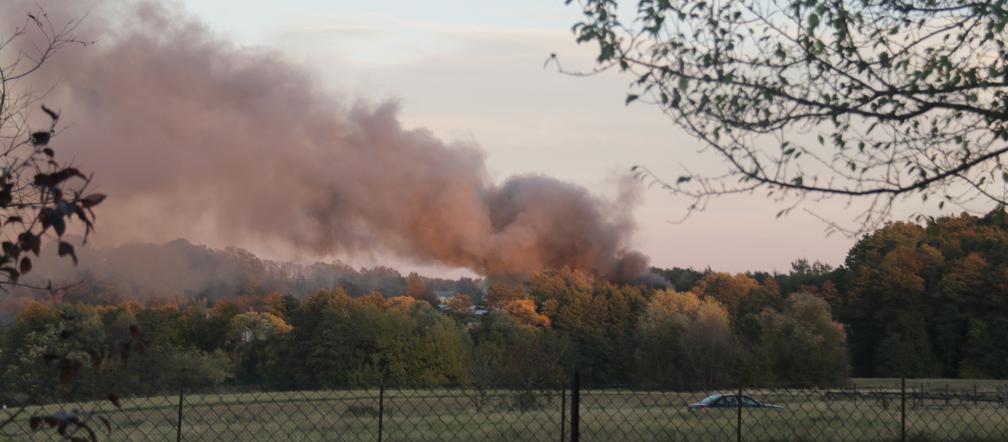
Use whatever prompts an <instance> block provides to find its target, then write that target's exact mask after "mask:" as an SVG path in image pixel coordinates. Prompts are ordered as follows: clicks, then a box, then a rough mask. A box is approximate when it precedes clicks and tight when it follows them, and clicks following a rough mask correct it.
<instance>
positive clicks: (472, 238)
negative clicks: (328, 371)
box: [0, 1, 646, 279]
mask: <svg viewBox="0 0 1008 442" xmlns="http://www.w3.org/2000/svg"><path fill="white" fill-rule="evenodd" d="M5 4H6V7H4V6H0V14H2V16H4V17H23V16H24V14H25V13H26V11H28V9H30V8H33V7H34V3H21V2H18V1H14V2H11V3H5ZM129 5H130V6H128V7H124V6H123V4H122V3H120V2H115V6H112V5H111V4H104V3H101V2H99V3H97V4H91V5H89V6H88V7H89V8H91V9H92V10H91V12H90V16H89V18H88V19H87V21H86V22H85V24H84V25H83V27H82V28H81V29H80V30H79V31H78V34H80V37H82V38H85V39H94V40H95V41H96V44H95V45H93V46H90V47H87V48H81V49H69V50H66V51H63V52H61V53H59V54H58V56H57V57H56V58H54V59H53V63H51V64H50V65H49V67H48V68H47V70H45V71H44V72H41V73H40V74H39V75H38V76H37V77H36V81H37V82H38V83H37V84H38V85H39V86H44V85H46V84H47V83H48V84H53V85H56V88H55V89H54V90H53V92H51V93H50V95H49V96H48V97H47V98H46V102H47V103H52V105H54V106H58V107H61V108H62V110H63V113H64V115H65V116H66V119H68V120H70V121H73V122H74V123H73V125H72V126H71V127H69V128H68V129H67V130H65V131H64V132H63V134H61V135H60V137H59V138H58V141H59V146H58V147H59V148H60V149H61V150H60V153H61V155H67V154H70V155H73V157H75V158H77V159H78V163H79V164H80V165H81V166H82V167H83V168H85V169H89V170H92V171H94V172H95V176H96V177H97V178H96V181H97V182H98V184H99V186H100V188H101V190H102V191H103V192H105V193H107V194H109V195H110V198H109V200H108V201H107V202H106V205H104V206H103V207H102V208H101V209H102V210H101V211H100V212H99V216H100V219H99V235H100V239H101V240H102V242H115V241H117V240H137V239H140V240H149V241H163V240H167V239H171V238H174V237H178V236H185V237H190V238H195V239H196V240H200V239H201V238H206V237H207V236H212V237H214V238H219V239H220V240H221V241H223V242H226V243H231V244H235V245H239V246H244V247H250V245H251V244H255V243H261V242H266V243H271V244H284V245H285V246H286V247H290V248H291V249H293V250H299V251H302V252H306V253H307V254H309V255H315V256H330V255H355V254H374V253H377V254H388V253H392V254H395V255H398V256H401V257H405V258H409V259H412V260H416V261H418V262H423V263H438V264H442V265H446V266H453V267H466V268H469V269H472V270H473V271H475V272H477V273H480V274H483V275H516V274H524V273H528V272H532V271H536V270H540V269H543V268H557V267H562V266H570V267H575V268H579V269H583V270H586V271H589V272H591V273H594V274H596V275H598V276H600V277H603V278H611V279H625V278H632V277H636V276H639V275H641V274H642V273H643V271H644V269H645V268H646V259H645V258H644V257H643V256H642V255H640V254H639V253H636V252H632V251H629V250H628V249H627V242H628V238H629V236H630V234H631V232H632V230H633V222H632V219H631V217H630V210H631V209H632V206H633V205H634V203H635V200H636V196H635V192H632V191H628V192H624V194H623V195H622V196H621V197H620V198H618V199H617V200H615V201H605V200H602V199H599V198H597V197H595V196H593V195H592V194H590V193H589V192H588V191H587V190H586V189H584V188H582V187H580V186H577V185H574V184H570V183H565V182H561V181H558V180H555V179H552V178H549V177H545V176H514V177H511V178H508V179H507V180H505V181H504V182H503V183H499V184H498V183H494V182H492V180H491V179H490V178H489V176H488V172H487V167H486V164H485V161H484V154H483V152H482V151H481V150H480V149H479V148H478V147H477V146H474V145H471V144H465V143H449V142H445V141H442V140H441V139H439V138H437V137H435V136H434V135H432V134H431V133H430V132H428V131H426V130H424V129H407V128H404V127H402V125H401V124H400V122H399V121H398V120H397V107H396V105H395V104H394V103H385V104H379V105H369V104H351V105H347V104H346V103H345V102H344V100H341V99H340V97H337V96H334V95H333V94H331V93H327V92H325V91H324V90H323V88H322V87H321V86H320V83H319V81H318V80H317V79H315V78H313V77H312V75H311V74H310V73H308V72H306V70H305V69H302V68H299V67H296V66H294V65H292V64H290V63H287V62H285V61H284V60H283V59H282V58H281V57H280V56H279V55H278V54H275V53H271V52H269V51H266V50H262V49H248V48H241V47H237V46H235V45H233V44H230V43H228V42H226V41H223V40H221V39H220V38H219V37H217V36H215V35H214V34H213V33H211V32H210V31H208V30H207V29H206V27H205V26H203V25H202V24H200V23H198V22H196V21H195V20H194V19H193V18H191V17H189V16H187V15H185V14H184V13H182V12H180V11H178V8H177V6H164V3H160V2H159V3H153V2H150V3H130V4H129ZM44 6H45V7H46V8H47V10H48V12H49V13H50V16H52V17H53V20H54V21H58V20H66V19H70V18H73V17H75V16H80V15H82V14H83V13H84V12H85V11H84V10H82V9H81V6H80V5H79V3H77V2H66V3H65V4H64V3H59V4H57V3H47V4H45V5H44ZM113 12H114V13H113ZM318 62H319V63H326V62H327V61H326V60H318ZM517 129H518V128H516V130H517Z"/></svg>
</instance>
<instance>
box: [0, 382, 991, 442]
mask: <svg viewBox="0 0 1008 442" xmlns="http://www.w3.org/2000/svg"><path fill="white" fill-rule="evenodd" d="M944 382H945V381H944V380H935V381H934V382H931V383H929V384H926V385H925V388H926V389H927V390H928V391H930V390H931V389H932V387H933V388H934V389H935V390H939V389H941V390H944ZM949 382H950V383H951V382H953V381H949ZM916 384H917V382H916V381H915V382H914V383H908V385H916ZM958 384H961V388H960V389H959V391H970V392H971V391H972V389H973V384H974V383H970V382H958ZM856 385H858V389H859V390H861V391H864V390H872V391H887V392H892V391H893V390H892V389H893V387H894V386H895V388H896V391H898V388H899V387H898V386H899V384H898V381H897V382H895V383H893V381H892V380H858V381H857V382H856ZM977 385H978V386H977V389H978V390H980V391H990V392H995V391H998V389H1000V390H1001V391H1008V390H1005V384H1004V383H1001V384H998V383H991V382H984V383H982V384H980V383H977ZM981 385H982V387H981ZM966 386H968V388H967V387H966ZM950 390H952V387H951V385H950ZM746 394H750V395H752V396H753V397H754V398H756V399H758V400H761V401H763V402H767V403H773V404H778V405H781V406H783V408H781V409H743V411H742V426H741V431H742V436H743V440H747V441H794V440H810V441H811V440H815V441H829V440H865V441H891V440H899V435H900V427H901V419H900V417H901V414H900V402H899V400H898V399H895V400H890V399H888V397H886V399H880V400H843V401H831V400H826V399H825V398H824V392H823V391H821V390H815V389H791V390H784V389H774V390H752V391H747V392H746ZM992 394H993V393H992ZM705 395H706V392H689V393H684V392H669V391H641V390H627V389H591V390H582V394H581V427H580V428H581V436H582V437H581V440H584V441H606V442H622V441H633V440H646V441H650V440H690V441H725V440H734V439H735V437H736V431H737V429H738V427H737V424H738V420H737V419H738V415H737V413H736V410H708V411H705V412H700V413H696V412H694V413H691V412H689V411H687V410H686V407H685V404H687V403H690V402H696V401H698V400H699V399H701V398H703V397H704V396H705ZM896 397H898V396H896ZM563 402H564V399H562V398H561V396H560V392H559V391H555V390H552V391H545V392H537V393H536V394H534V395H531V396H529V395H523V394H521V393H520V392H515V391H490V392H486V394H485V395H484V396H483V397H482V399H481V398H480V396H479V395H477V394H476V392H474V391H472V390H459V389H412V390H411V389H392V390H386V391H385V393H384V399H383V401H382V404H381V407H382V410H381V425H382V436H383V438H382V440H385V441H412V440H430V441H442V440H461V441H468V440H486V441H559V440H561V425H562V419H563V418H566V419H567V420H568V421H569V419H570V416H569V409H568V410H567V411H562V408H563V407H561V404H562V403H563ZM947 402H948V403H947V404H946V401H937V400H929V401H919V402H913V403H910V402H908V403H907V405H906V416H907V418H906V429H907V434H908V436H909V437H908V439H909V440H974V441H980V440H984V441H987V440H989V441H1001V440H1008V404H1006V403H1003V402H978V403H976V404H974V403H972V402H971V401H969V400H963V399H958V398H950V399H949V400H948V401H947ZM566 403H567V405H568V407H569V405H570V397H569V393H568V397H567V398H566ZM122 405H123V410H116V409H114V408H113V407H112V405H111V404H109V403H107V402H96V403H78V404H65V405H63V406H62V407H61V408H57V407H55V406H45V407H33V408H30V409H28V410H26V411H25V413H23V414H22V415H21V416H19V422H17V423H15V424H13V425H12V426H8V428H6V429H5V431H6V432H7V433H8V434H7V436H9V437H10V438H11V440H25V441H36V440H54V439H55V437H53V433H54V432H53V431H52V430H49V431H47V432H39V433H34V434H33V433H31V432H30V431H29V430H28V423H27V420H28V417H29V416H31V415H41V414H46V413H51V412H54V411H56V410H57V409H63V410H70V409H86V410H92V409H97V410H98V411H100V412H102V413H104V414H106V415H107V416H108V417H109V418H110V419H111V421H112V425H113V431H112V434H111V437H109V438H108V440H121V441H137V440H153V441H163V440H174V439H175V437H176V431H177V422H178V421H177V418H178V397H177V396H155V397H142V398H124V399H123V404H122ZM562 413H563V415H562ZM4 417H5V416H3V415H2V414H0V418H4ZM96 426H98V427H103V425H100V424H97V425H96ZM378 426H379V391H378V390H377V389H372V390H366V389H359V390H333V391H312V392H247V393H228V394H193V395H187V396H186V397H185V400H184V406H183V425H182V437H183V440H215V441H216V440H221V441H256V440H264V441H272V440H319V441H322V440H326V441H331V440H348V441H358V440H360V441H365V440H366V441H373V440H377V439H378ZM12 430H13V431H12ZM563 431H564V433H565V435H567V436H569V431H570V430H569V427H567V428H564V429H563ZM102 432H104V429H103V431H102ZM2 437H4V436H3V435H0V438H2Z"/></svg>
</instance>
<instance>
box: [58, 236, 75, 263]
mask: <svg viewBox="0 0 1008 442" xmlns="http://www.w3.org/2000/svg"><path fill="white" fill-rule="evenodd" d="M57 253H58V254H59V256H66V255H70V257H71V258H73V262H74V265H77V253H76V252H74V246H73V245H71V244H70V243H68V242H66V241H60V243H59V249H58V250H57Z"/></svg>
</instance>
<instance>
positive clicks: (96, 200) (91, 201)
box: [80, 193, 105, 208]
mask: <svg viewBox="0 0 1008 442" xmlns="http://www.w3.org/2000/svg"><path fill="white" fill-rule="evenodd" d="M102 201H105V194H103V193H92V194H90V195H88V196H86V197H84V198H81V199H80V202H81V205H82V206H84V207H87V208H91V207H94V206H97V205H99V204H101V202H102Z"/></svg>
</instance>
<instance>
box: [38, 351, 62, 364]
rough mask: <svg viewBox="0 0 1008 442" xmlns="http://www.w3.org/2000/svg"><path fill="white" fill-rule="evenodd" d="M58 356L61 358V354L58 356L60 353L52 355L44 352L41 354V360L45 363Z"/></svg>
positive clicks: (56, 358)
mask: <svg viewBox="0 0 1008 442" xmlns="http://www.w3.org/2000/svg"><path fill="white" fill-rule="evenodd" d="M60 358H62V356H60V355H54V354H52V353H46V354H44V355H42V360H43V361H45V362H46V363H47V364H48V363H51V362H52V361H55V360H58V359H60Z"/></svg>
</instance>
